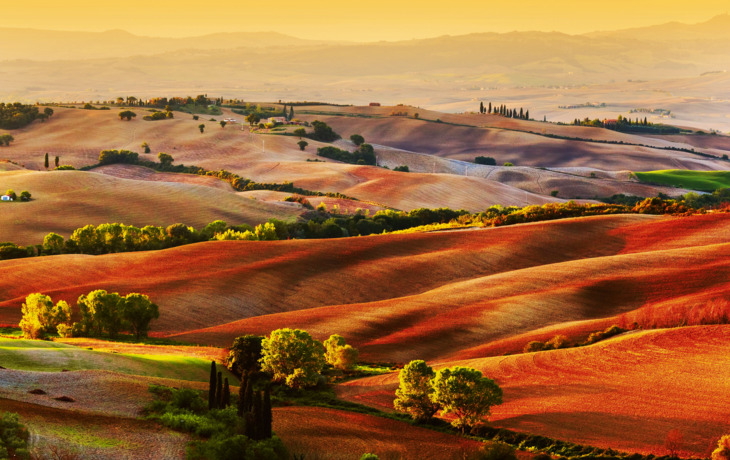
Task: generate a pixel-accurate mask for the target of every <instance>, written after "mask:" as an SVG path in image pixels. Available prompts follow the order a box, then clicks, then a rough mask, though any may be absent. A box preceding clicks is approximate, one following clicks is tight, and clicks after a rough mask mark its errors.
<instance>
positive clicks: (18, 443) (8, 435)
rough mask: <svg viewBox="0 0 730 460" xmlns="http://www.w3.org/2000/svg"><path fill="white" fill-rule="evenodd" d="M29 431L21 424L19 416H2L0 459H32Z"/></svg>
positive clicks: (0, 416)
mask: <svg viewBox="0 0 730 460" xmlns="http://www.w3.org/2000/svg"><path fill="white" fill-rule="evenodd" d="M29 437H30V435H29V434H28V430H27V429H26V428H25V427H24V426H23V425H21V424H20V421H19V418H18V414H15V413H12V412H3V413H2V414H0V458H13V459H30V452H28V438H29Z"/></svg>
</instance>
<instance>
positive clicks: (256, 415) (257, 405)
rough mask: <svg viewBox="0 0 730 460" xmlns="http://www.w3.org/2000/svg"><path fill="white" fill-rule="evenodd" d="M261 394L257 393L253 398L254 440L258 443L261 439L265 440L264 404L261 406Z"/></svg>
mask: <svg viewBox="0 0 730 460" xmlns="http://www.w3.org/2000/svg"><path fill="white" fill-rule="evenodd" d="M261 396H262V395H261V392H260V391H257V392H256V394H255V395H254V397H253V419H254V422H253V426H254V428H253V436H254V437H253V439H254V440H256V441H258V440H260V439H264V437H263V432H264V430H263V428H264V426H263V422H264V420H263V419H264V417H263V404H261V399H262V397H261Z"/></svg>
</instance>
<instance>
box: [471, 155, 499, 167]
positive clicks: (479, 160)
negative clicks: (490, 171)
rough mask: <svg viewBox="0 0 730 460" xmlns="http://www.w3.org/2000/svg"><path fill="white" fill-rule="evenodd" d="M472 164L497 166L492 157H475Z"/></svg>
mask: <svg viewBox="0 0 730 460" xmlns="http://www.w3.org/2000/svg"><path fill="white" fill-rule="evenodd" d="M474 163H476V164H478V165H488V166H497V160H495V159H494V158H492V157H484V156H480V157H476V158H474Z"/></svg>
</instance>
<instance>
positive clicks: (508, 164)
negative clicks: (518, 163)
mask: <svg viewBox="0 0 730 460" xmlns="http://www.w3.org/2000/svg"><path fill="white" fill-rule="evenodd" d="M504 166H514V164H512V163H510V162H509V161H508V162H506V163H505V164H504Z"/></svg>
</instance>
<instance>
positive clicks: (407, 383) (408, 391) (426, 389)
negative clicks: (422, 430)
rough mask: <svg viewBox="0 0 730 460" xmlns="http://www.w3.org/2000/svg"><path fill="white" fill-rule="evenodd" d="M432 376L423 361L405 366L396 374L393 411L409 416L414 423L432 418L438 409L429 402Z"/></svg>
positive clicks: (431, 372) (432, 373) (429, 368)
mask: <svg viewBox="0 0 730 460" xmlns="http://www.w3.org/2000/svg"><path fill="white" fill-rule="evenodd" d="M434 375H435V374H434V372H433V369H431V367H430V366H429V365H428V364H426V362H425V361H423V360H416V361H411V362H410V363H408V364H406V365H405V366H404V367H403V369H401V371H400V373H399V374H398V381H399V382H400V385H399V386H398V389H397V390H395V396H396V399H395V401H393V406H394V407H395V409H396V410H398V411H400V412H405V413H407V414H409V415H410V416H411V417H412V418H413V419H414V420H416V421H426V420H428V419H430V418H431V417H433V415H434V414H435V413H436V412H437V411H438V409H439V406H438V404H437V403H435V402H433V401H432V400H431V396H432V394H433V387H432V386H431V381H432V380H433V377H434Z"/></svg>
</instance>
